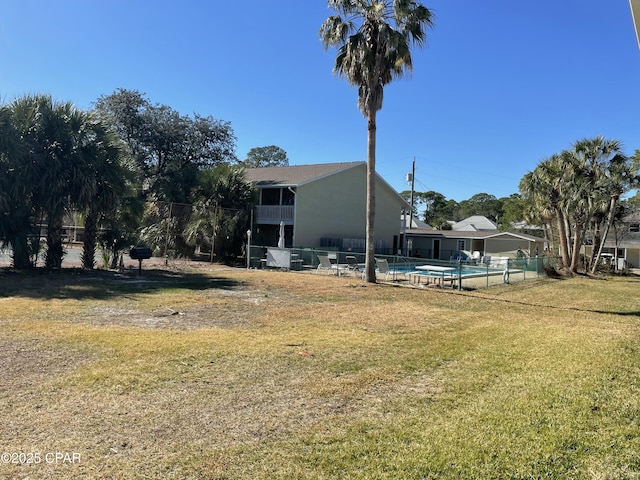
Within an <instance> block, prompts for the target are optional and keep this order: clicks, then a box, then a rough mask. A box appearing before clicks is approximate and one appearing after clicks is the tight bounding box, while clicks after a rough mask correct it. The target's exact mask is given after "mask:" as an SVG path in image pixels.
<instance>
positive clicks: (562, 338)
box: [0, 267, 640, 480]
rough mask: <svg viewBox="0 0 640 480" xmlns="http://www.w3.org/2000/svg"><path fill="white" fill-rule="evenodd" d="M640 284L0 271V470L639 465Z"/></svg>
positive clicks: (259, 473) (509, 473) (412, 472)
mask: <svg viewBox="0 0 640 480" xmlns="http://www.w3.org/2000/svg"><path fill="white" fill-rule="evenodd" d="M639 288H640V277H639V278H636V277H619V278H609V279H606V280H593V279H584V278H575V279H570V280H543V281H542V280H541V281H532V282H523V283H518V284H515V285H505V286H500V287H495V288H490V289H484V290H477V291H471V292H469V291H467V292H455V291H449V290H446V291H445V290H438V289H432V290H424V289H422V290H418V289H409V288H399V287H392V286H388V285H365V284H363V283H362V282H360V281H359V280H355V279H349V278H346V279H345V278H335V277H327V276H323V275H314V274H302V273H280V272H268V271H257V270H251V271H247V270H242V269H235V270H234V269H228V268H222V267H214V268H207V267H193V268H191V269H187V268H186V267H184V268H183V270H182V271H175V272H166V271H147V272H145V274H144V276H143V277H142V278H138V277H136V276H126V275H124V276H121V275H115V274H110V273H104V272H96V273H78V272H77V271H72V270H68V271H65V272H62V273H53V274H16V273H12V272H9V271H0V325H1V328H2V335H1V336H0V360H1V363H0V365H2V375H0V414H1V415H2V422H0V439H1V443H0V450H2V452H7V453H12V452H16V453H19V452H22V453H24V454H25V455H24V456H23V457H18V456H17V455H16V456H13V457H12V456H9V457H7V456H6V455H2V459H3V461H2V463H0V478H10V479H14V478H15V479H24V478H29V479H30V480H40V479H50V478H51V479H81V478H87V479H98V478H104V479H111V478H113V479H129V478H131V479H138V478H139V479H143V478H154V479H155V478H167V479H237V478H247V479H249V478H250V479H344V478H348V479H425V478H434V479H449V478H450V479H460V478H465V479H467V478H469V479H471V478H478V479H497V478H504V479H507V478H508V479H511V478H523V479H524V478H549V479H558V478H568V479H580V478H584V479H618V478H627V479H638V478H640V453H639V452H640V350H639V347H640V335H639V334H640V329H639V325H640V296H639V295H638V290H639ZM55 452H61V453H63V454H64V453H67V454H69V456H68V457H64V456H60V458H59V459H58V458H57V457H56V455H55ZM35 454H39V455H35ZM47 454H53V455H49V456H46V455H47ZM72 455H76V456H72ZM7 459H9V463H7V461H6V460H7ZM29 459H31V461H32V463H30V464H24V465H18V464H16V463H11V461H12V460H15V461H17V462H20V461H21V460H27V461H28V460H29ZM38 460H39V461H38ZM72 461H73V462H74V463H71V462H72Z"/></svg>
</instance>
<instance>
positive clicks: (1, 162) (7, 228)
mask: <svg viewBox="0 0 640 480" xmlns="http://www.w3.org/2000/svg"><path fill="white" fill-rule="evenodd" d="M26 152H27V150H26V148H25V144H24V142H23V141H22V139H21V133H20V131H19V130H18V128H17V126H16V115H15V114H14V111H13V109H12V108H11V106H8V105H3V106H0V245H2V246H7V245H8V246H10V247H11V250H12V262H13V267H14V268H19V269H22V268H28V267H30V266H31V265H32V261H31V255H32V253H33V251H32V250H33V249H32V245H33V243H34V242H32V241H31V240H32V236H31V230H32V228H31V217H32V213H33V211H32V209H31V206H30V203H29V199H30V196H29V186H28V181H27V179H26V176H25V175H23V173H24V171H23V170H24V167H25V165H24V162H22V161H21V160H22V159H23V157H24V155H25V154H26ZM27 167H28V166H27Z"/></svg>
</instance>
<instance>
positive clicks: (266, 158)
mask: <svg viewBox="0 0 640 480" xmlns="http://www.w3.org/2000/svg"><path fill="white" fill-rule="evenodd" d="M242 165H243V166H244V167H246V168H259V167H286V166H287V165H289V159H288V158H287V152H285V151H284V150H283V149H282V148H280V147H277V146H275V145H269V146H268V147H255V148H252V149H251V150H249V152H248V153H247V158H246V160H244V161H243V162H242Z"/></svg>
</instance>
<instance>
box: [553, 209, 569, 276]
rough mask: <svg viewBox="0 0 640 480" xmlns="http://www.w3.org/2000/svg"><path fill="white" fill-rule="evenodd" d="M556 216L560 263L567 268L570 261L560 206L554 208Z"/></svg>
mask: <svg viewBox="0 0 640 480" xmlns="http://www.w3.org/2000/svg"><path fill="white" fill-rule="evenodd" d="M556 218H557V219H558V240H559V242H560V256H561V257H562V265H563V266H564V267H565V268H569V265H570V263H571V261H570V258H569V247H568V245H567V228H566V222H565V217H564V212H563V211H562V209H561V208H558V209H557V210H556Z"/></svg>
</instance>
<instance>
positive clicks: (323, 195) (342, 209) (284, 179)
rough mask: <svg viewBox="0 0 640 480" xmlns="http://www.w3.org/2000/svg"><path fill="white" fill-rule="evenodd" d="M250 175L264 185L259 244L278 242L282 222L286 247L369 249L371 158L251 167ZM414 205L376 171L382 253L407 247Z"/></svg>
mask: <svg viewBox="0 0 640 480" xmlns="http://www.w3.org/2000/svg"><path fill="white" fill-rule="evenodd" d="M246 178H247V180H248V181H250V182H252V183H253V184H254V185H255V186H257V187H258V189H259V190H260V200H259V204H258V206H257V207H256V209H255V211H254V215H253V225H252V234H253V238H252V240H253V243H254V244H256V245H264V246H275V245H277V243H278V237H279V231H280V224H281V222H282V223H283V224H284V232H285V246H286V247H296V248H298V247H299V248H305V247H306V248H326V249H334V250H341V251H354V252H358V251H362V252H363V251H364V250H365V236H366V201H367V185H366V178H367V165H366V163H365V162H349V163H324V164H317V165H295V166H287V167H265V168H250V169H247V170H246ZM408 208H409V205H408V204H407V202H406V201H405V200H404V199H403V198H402V197H401V196H400V195H399V194H398V193H397V192H396V191H395V190H394V189H393V188H392V187H391V186H390V185H389V184H388V183H387V182H386V181H384V180H383V179H382V177H380V176H379V175H376V214H375V246H376V252H377V253H392V252H396V251H397V249H398V248H401V239H400V235H401V222H400V221H399V218H400V212H401V211H402V210H403V209H408Z"/></svg>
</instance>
